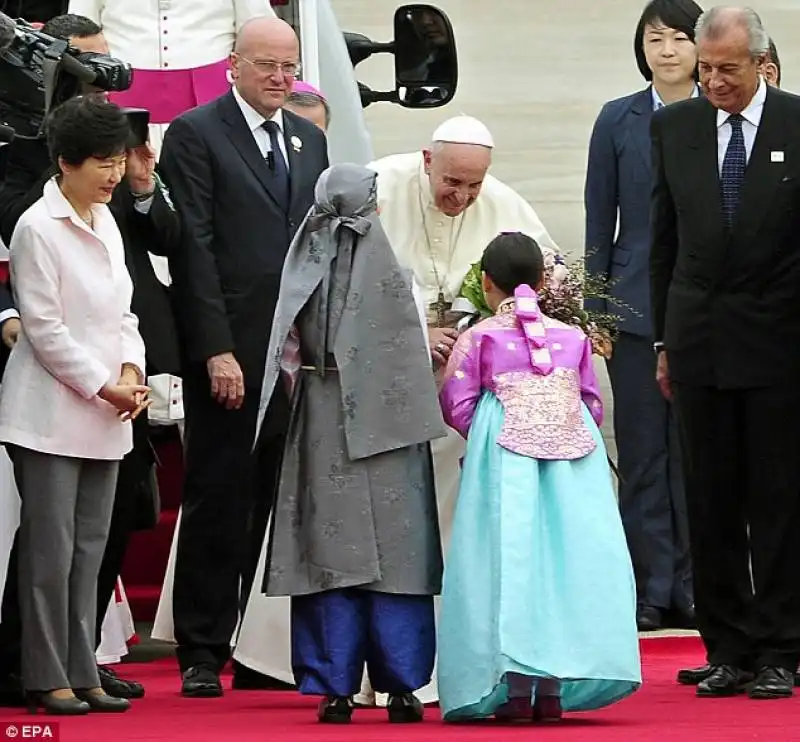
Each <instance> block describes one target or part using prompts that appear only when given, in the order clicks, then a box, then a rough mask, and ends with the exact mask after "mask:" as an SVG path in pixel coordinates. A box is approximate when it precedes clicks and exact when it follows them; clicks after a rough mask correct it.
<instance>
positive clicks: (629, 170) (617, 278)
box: [584, 87, 653, 337]
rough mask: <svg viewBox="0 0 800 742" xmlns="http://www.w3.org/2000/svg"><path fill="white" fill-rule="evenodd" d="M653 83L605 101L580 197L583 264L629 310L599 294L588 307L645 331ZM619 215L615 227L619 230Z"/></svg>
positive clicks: (624, 328) (625, 327) (627, 326)
mask: <svg viewBox="0 0 800 742" xmlns="http://www.w3.org/2000/svg"><path fill="white" fill-rule="evenodd" d="M652 117H653V98H652V93H651V89H650V88H649V87H648V88H646V89H645V90H640V91H639V92H638V93H634V94H633V95H628V96H626V97H624V98H618V99H617V100H612V101H610V102H609V103H606V104H605V105H604V106H603V108H602V110H601V111H600V114H599V115H598V117H597V121H596V122H595V125H594V129H593V131H592V138H591V141H590V143H589V162H588V166H587V169H586V187H585V189H584V203H585V206H586V267H587V269H588V270H589V271H590V272H591V273H594V274H602V275H605V276H608V278H609V279H610V282H611V285H610V290H609V293H610V294H611V295H612V296H614V297H615V298H618V299H619V300H620V301H621V302H622V303H623V304H625V305H627V306H629V307H631V308H632V309H633V310H635V312H631V311H629V310H627V309H624V308H623V307H621V306H618V305H616V304H613V303H610V302H606V301H603V300H599V299H597V300H591V301H587V307H588V308H589V309H594V310H597V311H601V312H611V313H613V314H616V315H619V316H620V317H621V318H622V321H621V323H620V330H622V331H624V332H630V333H633V334H635V335H642V336H645V337H649V336H650V335H651V333H652V319H651V313H650V279H649V254H650V191H651V187H652V171H651V168H650V157H651V152H650V150H651V147H650V120H651V119H652ZM617 217H619V233H618V234H617V233H616V232H617Z"/></svg>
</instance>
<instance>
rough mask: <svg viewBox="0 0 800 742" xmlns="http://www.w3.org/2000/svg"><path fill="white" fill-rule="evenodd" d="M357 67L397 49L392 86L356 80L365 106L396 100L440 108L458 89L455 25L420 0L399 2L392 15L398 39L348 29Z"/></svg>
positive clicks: (348, 42) (347, 38)
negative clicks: (386, 87)
mask: <svg viewBox="0 0 800 742" xmlns="http://www.w3.org/2000/svg"><path fill="white" fill-rule="evenodd" d="M344 40H345V44H346V45H347V53H348V54H349V56H350V62H351V63H352V65H353V67H354V68H355V67H356V66H357V65H359V64H360V63H361V62H363V61H364V60H365V59H369V58H370V57H371V56H372V55H373V54H394V70H395V75H394V76H395V86H394V90H390V91H388V90H387V91H379V90H372V89H371V88H369V87H368V86H367V85H364V84H363V83H361V82H359V83H358V88H359V92H360V94H361V105H362V106H363V107H364V108H366V107H367V106H370V105H372V104H373V103H398V104H400V105H401V106H404V107H406V108H438V107H439V106H443V105H445V104H447V103H449V102H450V101H451V100H452V99H453V96H454V95H455V94H456V86H457V84H458V60H457V58H456V41H455V34H454V33H453V26H452V25H451V23H450V20H449V19H448V17H447V16H446V15H445V14H444V13H443V12H442V11H441V10H439V9H438V8H434V7H433V6H432V5H425V4H422V3H413V4H411V5H401V6H400V7H399V8H398V9H397V10H396V11H395V14H394V40H393V41H389V42H385V43H382V42H378V41H373V40H372V39H370V38H368V37H367V36H364V35H363V34H358V33H349V32H345V33H344Z"/></svg>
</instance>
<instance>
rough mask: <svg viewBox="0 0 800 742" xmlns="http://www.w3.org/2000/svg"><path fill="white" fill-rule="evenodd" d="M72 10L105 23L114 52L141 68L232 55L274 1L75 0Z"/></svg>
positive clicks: (176, 66)
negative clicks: (240, 35) (243, 32)
mask: <svg viewBox="0 0 800 742" xmlns="http://www.w3.org/2000/svg"><path fill="white" fill-rule="evenodd" d="M69 12H70V13H75V14H77V15H82V16H85V17H86V18H90V19H91V20H93V21H94V22H95V23H98V24H100V25H101V26H103V31H104V32H105V36H106V39H107V40H108V44H109V46H110V47H111V53H112V54H113V55H114V56H115V57H118V58H119V59H123V60H125V61H126V62H128V63H130V64H132V65H133V66H134V67H135V68H137V69H147V70H185V69H194V68H196V67H203V66H205V65H207V64H213V63H215V62H219V61H220V60H223V59H226V58H227V56H228V55H229V54H230V52H231V49H232V48H233V42H234V39H235V38H236V32H237V31H238V30H239V29H240V28H241V27H242V26H243V25H244V24H245V23H246V22H247V21H249V20H250V19H251V18H256V17H259V16H274V15H275V11H274V10H272V6H271V5H270V2H269V0H70V3H69Z"/></svg>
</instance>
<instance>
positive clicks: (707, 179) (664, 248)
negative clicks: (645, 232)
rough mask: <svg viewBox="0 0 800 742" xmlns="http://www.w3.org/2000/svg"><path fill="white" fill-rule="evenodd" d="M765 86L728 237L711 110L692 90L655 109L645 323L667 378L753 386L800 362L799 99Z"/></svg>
mask: <svg viewBox="0 0 800 742" xmlns="http://www.w3.org/2000/svg"><path fill="white" fill-rule="evenodd" d="M767 90H768V92H767V98H766V102H765V104H764V109H763V114H762V118H761V123H760V125H759V128H758V134H757V136H756V140H755V145H754V147H753V151H752V153H751V156H750V160H749V163H748V167H747V171H746V173H745V179H744V183H743V186H742V191H741V198H740V203H739V206H738V209H737V213H736V217H735V221H734V224H733V229H732V230H731V233H730V235H728V234H727V233H726V229H725V227H724V224H723V217H722V199H721V193H720V190H721V189H720V177H719V164H718V155H717V110H716V109H715V108H714V107H713V106H712V105H711V104H710V103H709V102H708V101H707V100H705V99H703V98H700V99H695V100H690V101H685V102H682V103H676V104H674V105H672V106H668V107H667V108H664V109H662V110H661V111H659V112H658V113H656V114H655V115H654V116H653V124H652V139H653V173H654V186H653V203H652V248H651V255H650V273H651V282H652V296H653V318H654V333H655V339H656V340H657V341H663V342H664V344H665V348H666V350H667V358H668V361H669V367H670V375H671V377H672V379H673V380H674V381H678V382H683V383H686V384H697V385H703V386H715V387H719V388H723V389H724V388H748V387H749V388H753V387H762V386H772V385H776V384H782V383H796V381H797V374H798V373H799V372H800V97H797V96H795V95H791V94H789V93H785V92H782V91H780V90H775V89H773V88H768V89H767ZM773 153H775V154H773ZM778 153H782V154H778Z"/></svg>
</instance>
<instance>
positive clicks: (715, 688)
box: [697, 665, 753, 698]
mask: <svg viewBox="0 0 800 742" xmlns="http://www.w3.org/2000/svg"><path fill="white" fill-rule="evenodd" d="M752 679H753V675H752V673H746V672H744V671H742V670H740V669H739V668H738V667H734V666H733V665H713V666H712V668H711V672H710V673H709V674H708V676H707V677H706V678H705V679H703V680H701V681H700V682H699V683H698V684H697V695H698V696H700V697H701V698H702V697H705V698H724V697H726V696H735V695H736V694H737V693H744V691H745V690H746V686H747V683H749V682H751V681H752Z"/></svg>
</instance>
